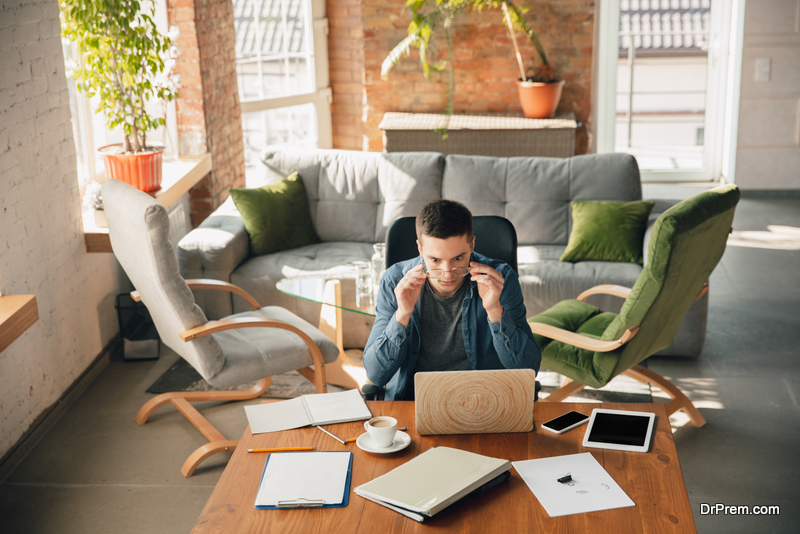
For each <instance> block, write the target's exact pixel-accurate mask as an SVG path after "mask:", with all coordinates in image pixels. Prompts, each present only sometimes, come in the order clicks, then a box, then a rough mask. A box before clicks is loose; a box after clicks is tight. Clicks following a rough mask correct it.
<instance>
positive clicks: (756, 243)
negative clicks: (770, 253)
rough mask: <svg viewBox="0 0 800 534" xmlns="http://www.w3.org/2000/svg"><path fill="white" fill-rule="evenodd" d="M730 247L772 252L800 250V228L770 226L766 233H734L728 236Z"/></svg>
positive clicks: (749, 231) (747, 231) (750, 231)
mask: <svg viewBox="0 0 800 534" xmlns="http://www.w3.org/2000/svg"><path fill="white" fill-rule="evenodd" d="M728 245H729V246H733V247H746V248H764V249H771V250H800V228H795V227H794V226H778V225H774V224H770V225H768V226H767V231H766V232H764V231H752V230H746V231H741V232H737V231H733V232H731V235H730V236H728Z"/></svg>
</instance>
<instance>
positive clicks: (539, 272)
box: [517, 245, 642, 317]
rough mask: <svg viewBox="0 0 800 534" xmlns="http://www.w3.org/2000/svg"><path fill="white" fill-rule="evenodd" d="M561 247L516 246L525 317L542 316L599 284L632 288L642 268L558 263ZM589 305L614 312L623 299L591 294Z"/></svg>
mask: <svg viewBox="0 0 800 534" xmlns="http://www.w3.org/2000/svg"><path fill="white" fill-rule="evenodd" d="M563 252H564V246H561V245H540V246H530V245H529V246H523V247H519V249H518V254H517V258H518V261H519V278H520V281H521V282H522V295H523V297H524V299H525V308H526V311H527V314H528V317H530V316H532V315H536V314H537V313H542V312H543V311H545V310H546V309H547V308H549V307H550V306H553V305H555V304H557V303H558V302H560V301H562V300H564V299H569V298H573V299H574V298H576V297H577V296H578V295H580V294H581V293H582V292H583V291H586V290H587V289H589V288H591V287H594V286H596V285H600V284H617V285H621V286H625V287H633V284H634V283H636V279H637V278H638V277H639V273H641V272H642V266H641V265H638V264H635V263H615V262H607V261H585V262H580V263H569V262H562V261H559V260H558V258H559V257H560V256H561V254H562V253H563ZM589 302H590V303H591V304H593V305H595V306H597V307H599V308H601V309H602V310H604V311H610V312H615V313H616V312H618V311H619V310H620V307H621V306H622V303H623V302H624V299H621V298H618V297H612V296H610V295H594V296H592V297H589Z"/></svg>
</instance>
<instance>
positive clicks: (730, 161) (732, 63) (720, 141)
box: [596, 0, 745, 182]
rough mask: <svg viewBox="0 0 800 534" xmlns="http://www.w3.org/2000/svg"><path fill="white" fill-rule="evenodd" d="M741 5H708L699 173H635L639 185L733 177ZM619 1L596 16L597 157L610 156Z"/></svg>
mask: <svg viewBox="0 0 800 534" xmlns="http://www.w3.org/2000/svg"><path fill="white" fill-rule="evenodd" d="M744 3H745V0H730V1H723V0H711V22H710V28H709V43H710V45H709V54H708V67H707V70H708V72H707V81H706V95H709V94H717V95H719V94H722V95H725V97H724V98H722V99H717V100H714V101H713V102H711V103H710V102H709V100H710V99H708V98H706V107H705V109H706V114H705V120H704V135H705V139H704V141H705V145H704V151H703V152H704V155H703V161H704V168H703V169H702V170H683V171H682V170H671V171H641V176H642V182H689V181H727V182H731V181H732V177H733V174H734V172H735V168H734V167H735V156H733V157H732V156H731V154H732V153H733V154H735V151H736V132H735V131H732V128H735V127H736V125H737V123H738V109H739V105H738V104H739V90H738V87H739V83H740V80H741V50H742V41H743V39H742V34H743V24H744V22H743V18H744V17H743V16H740V13H743V11H744ZM619 20H620V0H608V1H605V2H601V3H600V6H599V13H598V24H597V27H598V32H599V35H598V39H597V45H598V62H597V67H598V72H597V111H596V119H597V130H596V132H597V142H596V146H597V152H598V153H614V152H616V150H615V127H616V96H617V62H618V58H619Z"/></svg>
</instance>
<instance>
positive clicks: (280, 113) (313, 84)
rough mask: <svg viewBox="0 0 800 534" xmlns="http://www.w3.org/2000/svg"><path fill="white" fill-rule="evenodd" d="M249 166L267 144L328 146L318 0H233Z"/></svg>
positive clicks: (326, 84)
mask: <svg viewBox="0 0 800 534" xmlns="http://www.w3.org/2000/svg"><path fill="white" fill-rule="evenodd" d="M233 5H234V19H235V25H236V73H237V78H238V80H237V81H238V85H239V100H240V101H241V107H242V129H243V134H244V145H245V158H246V165H247V166H248V171H250V170H251V169H252V170H255V169H257V168H258V165H259V163H258V154H259V152H260V151H261V150H262V149H263V148H264V147H265V146H267V145H292V146H305V147H320V148H330V147H331V146H332V133H331V118H330V99H331V91H330V87H329V78H328V52H327V37H326V35H327V29H328V26H327V24H328V21H327V19H326V18H325V2H324V1H323V0H233Z"/></svg>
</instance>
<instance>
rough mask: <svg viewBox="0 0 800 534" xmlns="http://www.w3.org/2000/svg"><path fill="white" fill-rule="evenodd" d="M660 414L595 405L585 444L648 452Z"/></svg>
mask: <svg viewBox="0 0 800 534" xmlns="http://www.w3.org/2000/svg"><path fill="white" fill-rule="evenodd" d="M655 419H656V414H654V413H648V412H629V411H626V410H604V409H601V408H595V409H594V410H593V411H592V418H591V419H590V420H589V426H588V427H587V428H586V434H584V436H583V446H584V447H594V448H597V449H616V450H619V451H634V452H647V451H648V450H649V449H650V438H651V437H652V435H653V426H654V423H655Z"/></svg>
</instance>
